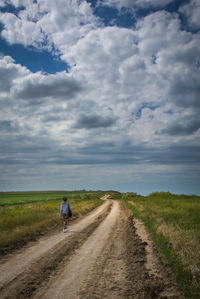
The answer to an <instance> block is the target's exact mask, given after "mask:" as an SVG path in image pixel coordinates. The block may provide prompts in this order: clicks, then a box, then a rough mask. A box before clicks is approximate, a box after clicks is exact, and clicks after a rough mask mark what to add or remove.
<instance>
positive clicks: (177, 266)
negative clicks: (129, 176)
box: [122, 192, 200, 298]
mask: <svg viewBox="0 0 200 299" xmlns="http://www.w3.org/2000/svg"><path fill="white" fill-rule="evenodd" d="M122 199H123V200H124V201H125V203H126V205H127V206H128V208H129V209H130V210H132V212H133V216H134V217H136V218H139V219H141V220H142V221H143V223H145V224H146V225H147V227H148V228H149V230H150V231H151V233H152V235H153V238H154V241H155V243H156V245H157V246H158V247H159V248H160V250H161V252H162V253H163V254H164V255H165V257H166V258H167V260H168V262H169V264H170V265H171V267H172V269H173V270H174V273H175V276H176V279H177V281H178V283H179V285H180V287H181V289H182V290H183V292H184V294H185V295H186V296H187V297H188V298H199V294H200V197H199V196H195V195H194V196H189V195H175V194H171V193H170V192H153V193H151V194H149V195H148V196H146V197H143V196H138V195H137V194H136V193H125V194H123V196H122Z"/></svg>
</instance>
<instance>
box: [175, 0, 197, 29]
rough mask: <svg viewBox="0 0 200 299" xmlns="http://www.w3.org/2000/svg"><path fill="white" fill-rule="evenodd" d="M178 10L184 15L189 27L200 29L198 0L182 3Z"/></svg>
mask: <svg viewBox="0 0 200 299" xmlns="http://www.w3.org/2000/svg"><path fill="white" fill-rule="evenodd" d="M179 10H180V12H181V13H183V14H184V15H185V17H186V18H187V21H188V25H189V27H190V28H191V29H195V30H196V29H197V30H199V29H200V22H199V20H200V2H199V0H191V1H190V2H189V3H187V4H185V5H183V6H182V7H181V8H180V9H179Z"/></svg>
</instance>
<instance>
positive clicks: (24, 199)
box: [0, 191, 104, 253]
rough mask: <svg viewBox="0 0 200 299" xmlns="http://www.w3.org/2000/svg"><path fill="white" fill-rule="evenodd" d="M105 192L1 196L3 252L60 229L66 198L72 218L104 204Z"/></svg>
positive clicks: (1, 247) (0, 247)
mask: <svg viewBox="0 0 200 299" xmlns="http://www.w3.org/2000/svg"><path fill="white" fill-rule="evenodd" d="M103 194H104V192H85V191H82V192H81V191H80V192H11V193H0V252H1V253H6V252H7V251H9V250H11V249H12V248H16V247H18V246H21V245H22V244H23V243H26V242H27V241H29V240H32V239H34V238H35V237H36V236H38V235H39V234H41V233H44V232H46V231H49V230H50V229H52V228H54V227H57V226H60V227H62V221H61V218H60V215H59V209H60V204H61V202H62V198H63V196H67V197H68V199H69V202H70V205H71V207H72V211H73V217H76V216H78V215H81V214H84V213H86V212H87V211H89V210H91V209H93V208H94V207H96V206H97V205H99V204H100V203H101V200H100V197H101V196H102V195H103Z"/></svg>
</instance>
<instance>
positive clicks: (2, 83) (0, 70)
mask: <svg viewBox="0 0 200 299" xmlns="http://www.w3.org/2000/svg"><path fill="white" fill-rule="evenodd" d="M17 73H18V71H17V68H15V67H12V68H10V69H9V68H6V67H0V78H1V79H0V92H2V91H3V92H5V91H10V88H11V86H12V82H13V79H14V78H15V77H16V76H17Z"/></svg>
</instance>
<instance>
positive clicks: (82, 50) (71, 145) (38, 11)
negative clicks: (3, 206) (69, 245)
mask: <svg viewBox="0 0 200 299" xmlns="http://www.w3.org/2000/svg"><path fill="white" fill-rule="evenodd" d="M199 20H200V1H199V0H88V1H86V0H1V1H0V132H1V133H0V191H26V190H80V189H87V190H117V191H121V192H130V191H133V192H137V193H139V194H142V195H146V194H149V193H150V192H153V191H170V192H172V193H178V194H197V195H200V117H199V114H200V21H199Z"/></svg>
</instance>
